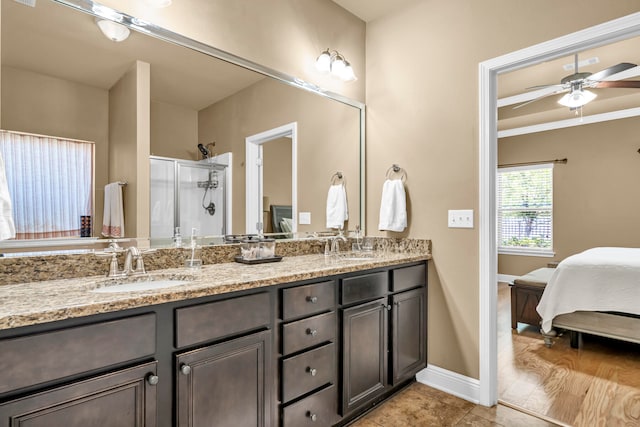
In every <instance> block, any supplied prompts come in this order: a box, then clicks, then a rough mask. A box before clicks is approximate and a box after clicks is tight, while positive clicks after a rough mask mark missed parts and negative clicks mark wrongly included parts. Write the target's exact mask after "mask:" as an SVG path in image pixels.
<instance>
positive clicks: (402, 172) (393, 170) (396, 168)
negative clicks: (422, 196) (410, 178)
mask: <svg viewBox="0 0 640 427" xmlns="http://www.w3.org/2000/svg"><path fill="white" fill-rule="evenodd" d="M394 173H399V174H400V179H401V180H402V182H406V181H407V172H406V171H405V170H404V169H402V168H401V167H400V166H398V165H396V164H395V163H394V164H393V165H391V167H390V168H389V169H387V173H386V174H385V177H386V178H387V179H390V178H391V175H393V174H394Z"/></svg>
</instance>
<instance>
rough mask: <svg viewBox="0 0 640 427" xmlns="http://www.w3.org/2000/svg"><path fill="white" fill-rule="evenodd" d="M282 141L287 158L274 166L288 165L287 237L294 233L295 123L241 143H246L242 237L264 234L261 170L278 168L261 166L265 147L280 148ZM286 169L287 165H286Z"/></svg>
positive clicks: (295, 229) (295, 218)
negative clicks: (285, 142)
mask: <svg viewBox="0 0 640 427" xmlns="http://www.w3.org/2000/svg"><path fill="white" fill-rule="evenodd" d="M282 138H286V140H290V141H291V149H290V150H286V152H287V154H288V153H291V154H290V158H282V159H278V160H277V162H276V163H288V164H289V162H290V165H291V168H290V170H291V174H290V175H291V197H290V199H288V200H290V202H291V203H290V204H291V216H292V218H291V233H292V234H295V233H296V232H297V231H298V221H297V217H298V214H297V213H298V200H297V194H298V188H297V187H298V183H297V176H298V172H297V169H298V167H297V147H298V124H297V122H293V123H288V124H286V125H283V126H280V127H277V128H274V129H269V130H267V131H264V132H261V133H258V134H256V135H251V136H249V137H247V138H246V139H245V143H246V163H245V164H246V170H247V173H246V185H245V187H246V205H245V206H246V208H245V212H246V214H245V218H246V233H248V234H262V233H263V232H264V230H265V224H264V212H265V207H266V206H265V203H264V196H265V193H264V183H265V169H267V170H268V169H269V168H271V169H272V170H275V169H278V164H272V163H274V162H273V161H270V163H269V164H267V163H266V162H265V153H264V148H265V144H267V143H269V142H273V144H275V145H279V146H280V145H282ZM287 166H288V165H287ZM286 169H287V170H289V168H288V167H287V168H286Z"/></svg>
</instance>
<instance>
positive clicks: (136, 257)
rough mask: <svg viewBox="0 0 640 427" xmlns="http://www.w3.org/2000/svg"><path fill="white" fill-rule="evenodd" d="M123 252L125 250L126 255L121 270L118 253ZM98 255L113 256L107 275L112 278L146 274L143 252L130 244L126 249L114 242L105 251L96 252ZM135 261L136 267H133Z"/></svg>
mask: <svg viewBox="0 0 640 427" xmlns="http://www.w3.org/2000/svg"><path fill="white" fill-rule="evenodd" d="M121 252H125V257H124V268H123V269H122V270H120V266H119V265H118V254H119V253H121ZM96 255H97V256H99V257H111V261H110V263H109V273H108V274H107V277H110V278H118V277H127V276H129V275H141V274H146V270H145V268H144V260H143V259H142V252H140V250H138V248H136V247H135V246H130V247H128V248H126V249H123V248H122V247H121V246H120V245H118V243H116V242H112V243H110V244H109V247H108V248H107V250H105V251H104V252H96ZM134 261H135V269H134V268H133V263H134Z"/></svg>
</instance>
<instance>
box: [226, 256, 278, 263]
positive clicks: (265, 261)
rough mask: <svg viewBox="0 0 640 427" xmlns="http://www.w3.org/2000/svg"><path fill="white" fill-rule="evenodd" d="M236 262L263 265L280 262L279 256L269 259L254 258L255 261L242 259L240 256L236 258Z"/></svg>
mask: <svg viewBox="0 0 640 427" xmlns="http://www.w3.org/2000/svg"><path fill="white" fill-rule="evenodd" d="M235 260H236V262H240V263H242V264H264V263H267V262H278V261H282V257H281V256H274V257H269V258H255V259H244V258H242V257H241V256H237V257H236V258H235Z"/></svg>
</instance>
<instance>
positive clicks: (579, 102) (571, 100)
mask: <svg viewBox="0 0 640 427" xmlns="http://www.w3.org/2000/svg"><path fill="white" fill-rule="evenodd" d="M597 96H598V95H596V94H595V93H593V92H591V91H588V90H585V89H582V85H579V86H578V87H572V88H571V92H569V93H567V94H566V95H565V96H563V97H562V98H560V99H559V100H558V104H560V105H564V106H565V107H569V108H580V107H582V106H583V105H586V104H588V103H589V102H591V101H593V100H594V99H596V97H597Z"/></svg>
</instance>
